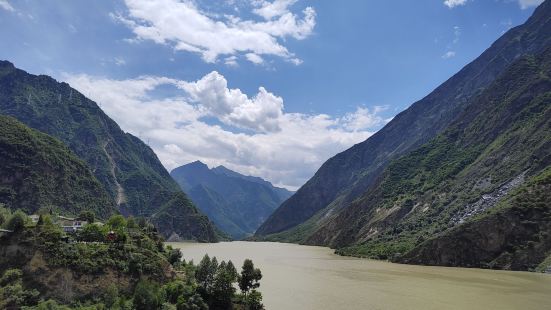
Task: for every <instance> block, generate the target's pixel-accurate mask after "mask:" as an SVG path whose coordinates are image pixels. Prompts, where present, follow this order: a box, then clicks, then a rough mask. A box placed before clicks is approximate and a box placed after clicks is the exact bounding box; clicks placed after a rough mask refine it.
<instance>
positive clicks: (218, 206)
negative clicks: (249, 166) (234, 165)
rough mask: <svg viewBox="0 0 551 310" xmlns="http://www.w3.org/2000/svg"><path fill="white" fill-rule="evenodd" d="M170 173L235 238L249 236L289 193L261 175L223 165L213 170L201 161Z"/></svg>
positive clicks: (217, 223)
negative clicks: (239, 171) (249, 173)
mask: <svg viewBox="0 0 551 310" xmlns="http://www.w3.org/2000/svg"><path fill="white" fill-rule="evenodd" d="M170 174H171V176H172V177H173V178H174V179H175V180H176V182H177V183H178V184H179V185H180V187H181V188H182V190H184V191H185V192H186V193H187V194H188V195H189V196H190V197H191V199H192V200H193V201H194V202H195V203H196V204H197V206H198V207H199V208H200V209H201V210H202V211H203V212H205V213H206V214H207V215H208V216H209V217H210V218H211V219H212V220H213V222H214V223H215V224H216V225H217V226H218V227H219V228H220V229H222V230H223V231H225V232H227V233H229V234H230V235H232V236H233V237H234V238H237V239H240V238H243V237H246V236H248V235H250V234H252V233H254V231H255V230H256V228H257V227H258V225H260V224H261V222H262V221H263V220H264V219H265V218H266V217H267V216H268V215H269V214H271V212H272V211H273V210H274V209H275V208H276V207H277V206H279V204H280V203H281V202H283V200H285V199H286V198H288V197H289V196H290V192H288V191H287V190H285V189H282V188H278V187H275V186H273V185H272V184H271V183H270V182H268V181H265V180H263V179H261V178H259V177H253V176H245V175H242V174H240V173H237V172H235V171H232V170H230V169H228V168H226V167H224V166H218V167H215V168H212V169H210V168H209V167H208V166H207V165H205V164H204V163H202V162H200V161H195V162H192V163H189V164H187V165H183V166H181V167H178V168H175V169H174V170H172V171H171V173H170Z"/></svg>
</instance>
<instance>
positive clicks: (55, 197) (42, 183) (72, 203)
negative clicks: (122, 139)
mask: <svg viewBox="0 0 551 310" xmlns="http://www.w3.org/2000/svg"><path fill="white" fill-rule="evenodd" d="M0 204H4V205H6V206H7V207H9V208H10V209H23V210H25V211H26V212H27V213H29V214H32V213H35V212H36V211H38V209H40V208H44V209H45V210H51V211H58V212H59V211H63V212H64V214H68V215H78V214H79V213H80V212H81V211H83V210H93V211H94V213H95V214H96V215H97V216H98V217H100V218H104V219H105V218H107V217H108V216H109V215H111V214H112V213H114V212H115V206H114V203H113V201H112V200H111V199H110V197H109V195H108V194H107V192H106V191H105V189H104V188H103V185H102V184H101V183H100V182H99V181H98V180H97V179H96V178H95V177H94V175H93V174H92V172H91V171H90V169H89V168H88V166H87V165H86V163H84V162H83V161H82V160H80V159H79V158H78V157H77V156H76V155H75V154H74V153H73V152H71V151H70V150H69V149H68V148H67V147H66V146H65V145H64V144H63V143H61V142H60V141H59V140H57V139H55V138H53V137H51V136H48V135H46V134H44V133H41V132H39V131H37V130H34V129H31V128H29V127H27V126H25V125H24V124H22V123H20V122H18V121H17V120H16V119H14V118H12V117H8V116H3V115H0Z"/></svg>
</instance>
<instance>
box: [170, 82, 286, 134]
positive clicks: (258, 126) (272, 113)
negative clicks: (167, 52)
mask: <svg viewBox="0 0 551 310" xmlns="http://www.w3.org/2000/svg"><path fill="white" fill-rule="evenodd" d="M179 86H180V87H181V88H182V89H183V90H185V91H186V92H187V93H188V94H189V96H190V99H191V100H192V101H193V102H195V103H199V104H200V105H201V106H202V107H204V108H206V110H207V111H208V112H209V113H210V115H212V116H215V117H217V118H218V119H219V120H221V121H222V122H223V123H225V124H228V125H233V126H236V127H240V128H245V129H251V130H253V131H260V132H273V131H278V130H280V127H279V122H280V120H281V116H282V114H283V99H281V98H280V97H277V96H275V95H274V94H272V93H270V92H268V91H266V89H264V87H260V88H259V89H258V94H256V96H254V97H253V98H249V97H248V96H247V95H246V94H244V93H242V92H241V90H240V89H229V88H228V82H227V80H226V79H225V78H224V76H222V75H220V74H219V73H218V72H216V71H213V72H211V73H209V74H207V75H206V76H204V77H203V78H202V79H200V80H199V81H196V82H179Z"/></svg>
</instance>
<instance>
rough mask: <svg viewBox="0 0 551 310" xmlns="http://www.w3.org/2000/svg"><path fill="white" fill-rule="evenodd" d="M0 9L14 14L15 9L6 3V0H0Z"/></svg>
mask: <svg viewBox="0 0 551 310" xmlns="http://www.w3.org/2000/svg"><path fill="white" fill-rule="evenodd" d="M0 8H2V9H4V10H6V11H10V12H15V9H14V8H13V6H12V5H11V4H10V3H9V2H8V0H0Z"/></svg>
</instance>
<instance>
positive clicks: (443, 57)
mask: <svg viewBox="0 0 551 310" xmlns="http://www.w3.org/2000/svg"><path fill="white" fill-rule="evenodd" d="M453 57H455V52H454V51H447V52H446V53H445V54H444V55H442V59H450V58H453Z"/></svg>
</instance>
